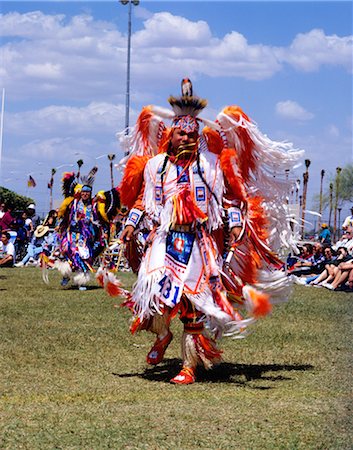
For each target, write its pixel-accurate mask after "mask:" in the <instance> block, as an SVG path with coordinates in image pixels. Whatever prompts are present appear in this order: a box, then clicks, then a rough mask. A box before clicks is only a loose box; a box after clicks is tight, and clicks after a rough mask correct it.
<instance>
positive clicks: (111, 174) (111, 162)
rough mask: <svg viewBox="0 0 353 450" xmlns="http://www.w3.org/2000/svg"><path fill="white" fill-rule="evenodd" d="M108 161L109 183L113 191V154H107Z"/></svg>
mask: <svg viewBox="0 0 353 450" xmlns="http://www.w3.org/2000/svg"><path fill="white" fill-rule="evenodd" d="M108 159H109V161H110V163H109V165H110V181H111V185H112V189H113V188H114V177H113V161H114V159H115V154H114V153H109V155H108Z"/></svg>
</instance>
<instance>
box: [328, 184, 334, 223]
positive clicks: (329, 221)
mask: <svg viewBox="0 0 353 450" xmlns="http://www.w3.org/2000/svg"><path fill="white" fill-rule="evenodd" d="M332 200H333V183H330V213H329V216H328V226H329V227H330V226H331V216H332V205H333V201H332Z"/></svg>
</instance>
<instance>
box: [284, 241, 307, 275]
mask: <svg viewBox="0 0 353 450" xmlns="http://www.w3.org/2000/svg"><path fill="white" fill-rule="evenodd" d="M312 254H313V246H312V245H311V244H305V245H303V246H302V247H301V248H300V253H299V255H294V256H292V255H289V256H288V258H287V268H288V270H289V271H292V270H295V269H298V268H299V267H301V263H303V262H305V261H308V260H309V258H311V256H312Z"/></svg>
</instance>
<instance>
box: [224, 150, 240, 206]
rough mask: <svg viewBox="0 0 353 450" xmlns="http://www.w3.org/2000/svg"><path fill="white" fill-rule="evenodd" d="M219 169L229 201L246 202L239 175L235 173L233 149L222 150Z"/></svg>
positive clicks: (235, 161)
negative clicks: (220, 169) (221, 172)
mask: <svg viewBox="0 0 353 450" xmlns="http://www.w3.org/2000/svg"><path fill="white" fill-rule="evenodd" d="M220 163H221V168H222V171H223V174H224V180H225V183H226V189H227V197H229V200H234V199H237V200H239V201H240V202H246V193H245V190H244V185H243V180H242V178H241V175H240V173H236V172H237V155H236V152H235V150H234V149H232V148H228V149H224V150H223V151H222V153H221V156H220Z"/></svg>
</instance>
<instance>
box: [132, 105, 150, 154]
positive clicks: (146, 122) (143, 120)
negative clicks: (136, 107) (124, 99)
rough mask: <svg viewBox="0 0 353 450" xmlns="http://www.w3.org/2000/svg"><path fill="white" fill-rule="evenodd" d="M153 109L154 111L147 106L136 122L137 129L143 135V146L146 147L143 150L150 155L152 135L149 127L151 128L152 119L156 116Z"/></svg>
mask: <svg viewBox="0 0 353 450" xmlns="http://www.w3.org/2000/svg"><path fill="white" fill-rule="evenodd" d="M151 109H152V107H151V106H145V107H144V108H142V111H141V113H140V115H139V116H138V118H137V121H136V125H137V129H138V131H139V132H140V133H141V137H142V142H143V146H144V149H143V150H144V153H145V152H146V151H147V153H150V150H149V134H150V130H149V127H150V122H151V119H152V117H153V115H154V114H153V112H152V110H151Z"/></svg>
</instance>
